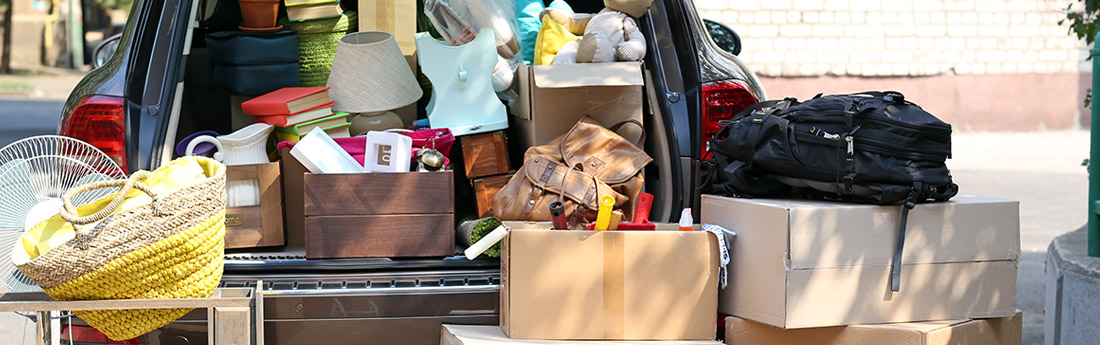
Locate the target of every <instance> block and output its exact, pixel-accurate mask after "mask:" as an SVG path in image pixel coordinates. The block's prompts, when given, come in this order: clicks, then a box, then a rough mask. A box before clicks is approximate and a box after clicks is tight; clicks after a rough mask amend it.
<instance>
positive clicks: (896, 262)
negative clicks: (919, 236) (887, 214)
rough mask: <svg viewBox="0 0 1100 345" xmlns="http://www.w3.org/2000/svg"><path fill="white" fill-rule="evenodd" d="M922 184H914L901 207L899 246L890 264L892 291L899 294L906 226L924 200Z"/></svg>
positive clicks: (918, 182)
mask: <svg viewBox="0 0 1100 345" xmlns="http://www.w3.org/2000/svg"><path fill="white" fill-rule="evenodd" d="M922 187H923V186H922V184H921V183H920V181H917V182H913V189H912V190H910V191H909V198H907V199H905V204H904V205H902V206H901V222H900V223H901V224H900V225H899V226H898V244H897V247H896V248H895V249H894V259H893V261H892V262H891V263H890V266H891V267H890V291H893V292H898V290H900V289H901V265H902V263H901V254H902V249H903V248H904V247H905V226H906V223H908V221H909V210H911V209H913V208H914V207H917V202H918V201H919V200H920V199H921V198H922V197H921V194H922V189H923V188H922Z"/></svg>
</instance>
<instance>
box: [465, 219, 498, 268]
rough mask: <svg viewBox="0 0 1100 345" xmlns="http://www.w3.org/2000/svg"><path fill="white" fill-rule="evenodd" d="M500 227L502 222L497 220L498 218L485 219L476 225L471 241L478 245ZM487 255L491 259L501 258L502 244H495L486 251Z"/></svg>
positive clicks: (471, 234) (471, 233) (472, 231)
mask: <svg viewBox="0 0 1100 345" xmlns="http://www.w3.org/2000/svg"><path fill="white" fill-rule="evenodd" d="M498 226H500V220H497V219H496V218H484V219H482V220H481V221H479V222H478V223H477V225H474V229H473V230H470V239H471V240H473V242H474V243H477V241H480V240H481V239H482V238H484V237H485V236H486V235H488V234H489V233H490V232H493V230H496V228H497V227H498ZM485 255H486V256H488V257H491V258H499V257H500V242H497V244H494V245H493V246H492V247H489V249H486V250H485Z"/></svg>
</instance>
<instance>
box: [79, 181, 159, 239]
mask: <svg viewBox="0 0 1100 345" xmlns="http://www.w3.org/2000/svg"><path fill="white" fill-rule="evenodd" d="M149 175H150V173H149V172H148V171H145V170H139V171H137V172H135V173H134V174H133V175H130V177H129V178H127V179H125V180H110V181H98V182H92V183H88V184H83V185H80V186H77V187H74V188H72V189H70V190H69V191H67V192H65V195H64V196H62V197H61V201H62V202H64V206H63V207H62V208H61V211H60V212H59V214H60V215H61V219H64V220H65V221H67V222H69V223H72V224H73V230H76V238H77V240H78V241H79V243H80V247H81V249H87V248H88V240H89V237H90V236H89V234H90V233H91V231H90V230H89V229H88V228H87V226H86V225H89V224H92V223H95V222H98V221H101V220H103V219H105V218H107V217H108V216H110V215H111V213H113V212H114V211H115V210H116V209H118V208H119V207H120V206H122V202H123V201H126V196H127V195H129V194H130V190H132V189H133V188H137V189H138V190H140V191H142V192H145V194H148V195H149V196H150V197H152V198H153V210H154V212H157V206H156V203H157V195H156V194H155V193H153V189H152V188H149V186H147V185H146V184H144V183H142V182H141V181H144V180H145V179H147V178H149ZM110 187H121V188H120V189H119V190H118V193H116V194H115V198H114V199H112V200H111V203H109V204H107V206H106V207H104V208H102V209H100V210H99V211H97V212H96V213H93V214H90V215H87V216H78V213H77V209H76V206H74V205H73V198H75V197H76V196H77V195H79V194H80V193H84V192H87V191H92V190H96V189H100V188H110Z"/></svg>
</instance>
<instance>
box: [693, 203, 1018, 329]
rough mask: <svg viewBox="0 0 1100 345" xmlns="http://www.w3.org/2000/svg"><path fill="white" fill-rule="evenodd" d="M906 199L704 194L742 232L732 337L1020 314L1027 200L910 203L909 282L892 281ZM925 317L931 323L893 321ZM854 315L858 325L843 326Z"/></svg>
mask: <svg viewBox="0 0 1100 345" xmlns="http://www.w3.org/2000/svg"><path fill="white" fill-rule="evenodd" d="M900 209H901V206H874V205H860V204H847V203H834V202H822V201H803V200H766V199H735V198H725V197H716V196H704V197H703V205H702V210H701V211H702V215H701V216H702V219H701V221H702V222H703V223H710V224H716V225H720V226H723V227H725V228H727V229H729V230H732V231H734V232H736V233H737V239H736V241H734V243H733V245H732V248H731V249H730V253H731V262H730V265H729V276H728V278H729V282H730V286H729V287H727V288H726V289H725V290H723V291H721V292H720V299H719V311H720V312H722V313H726V314H730V315H733V316H734V317H735V318H734V319H732V320H731V321H732V322H731V323H730V324H728V325H727V331H728V332H735V334H733V335H732V336H733V339H741V341H740V342H734V344H737V343H740V344H780V343H783V344H788V342H785V341H779V340H776V341H778V342H775V341H769V342H759V341H760V339H764V338H766V339H773V340H774V339H803V341H802V342H791V343H790V344H864V343H866V342H851V341H848V342H836V339H835V337H825V336H820V335H823V334H849V335H851V337H853V338H850V339H857V338H859V339H862V338H861V337H864V336H865V334H876V336H875V337H876V338H874V339H880V340H881V339H883V338H882V336H888V335H891V334H900V333H897V332H901V331H899V329H909V330H910V331H912V332H918V333H921V332H923V333H922V334H932V333H935V332H934V331H935V330H937V329H942V328H944V327H946V328H948V329H961V328H959V327H962V326H961V325H966V324H967V322H968V321H951V322H947V323H946V324H945V323H944V322H943V321H942V320H968V319H989V320H985V321H972V323H975V322H976V323H977V324H982V322H985V323H1003V322H1010V321H1011V320H1006V319H1002V318H1011V317H1013V316H1014V315H1016V309H1015V305H1016V300H1015V296H1016V266H1017V262H1018V258H1019V252H1020V237H1019V235H1020V230H1019V229H1020V223H1019V203H1018V202H1015V201H1008V200H1001V199H995V198H987V197H979V196H969V195H961V196H958V197H955V198H954V199H952V200H951V201H949V202H944V203H929V204H920V205H918V206H917V207H916V208H915V209H913V210H912V211H911V212H910V213H909V219H908V226H907V230H906V234H905V248H904V251H903V255H902V259H901V263H902V264H903V266H902V271H901V274H902V275H901V280H900V282H901V289H900V291H897V292H893V291H891V289H890V285H889V277H890V268H891V261H892V257H893V255H894V250H895V244H896V240H897V233H898V224H899V222H900V219H899V215H900ZM748 320H751V321H748ZM922 321H934V322H933V323H918V324H913V325H909V326H899V325H897V324H896V323H903V322H922ZM1015 322H1018V320H1016V321H1015ZM873 324H882V325H873ZM765 325H768V326H765ZM851 325H860V326H858V327H855V328H851V327H849V328H844V327H839V328H836V327H835V326H851ZM829 327H834V328H829ZM966 327H972V326H966ZM973 327H978V326H973ZM784 329H785V330H784ZM792 329H799V330H798V331H794V330H792ZM803 329H806V330H803ZM949 332H961V331H959V330H953V331H949ZM1017 333H1018V332H1017ZM1008 338H1011V337H1008ZM922 339H924V340H922V341H918V342H913V343H912V344H940V343H939V342H935V341H934V339H936V337H933V336H925V337H924V338H922ZM975 339H978V338H975ZM990 339H992V338H990ZM1009 340H1011V339H1009ZM853 341H854V340H853ZM999 341H1000V340H999ZM1019 341H1020V340H1019V337H1018V336H1017V337H1015V342H1014V343H1015V344H1019ZM870 343H882V342H870ZM870 343H868V344H870ZM954 343H955V342H952V344H954ZM1012 343H1013V342H994V341H991V340H989V341H977V340H975V341H974V342H967V344H1002V345H1007V344H1012Z"/></svg>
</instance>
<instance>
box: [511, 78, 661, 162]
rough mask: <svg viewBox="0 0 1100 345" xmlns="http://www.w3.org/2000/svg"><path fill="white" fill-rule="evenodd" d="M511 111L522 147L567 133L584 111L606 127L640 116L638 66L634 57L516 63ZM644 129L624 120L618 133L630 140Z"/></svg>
mask: <svg viewBox="0 0 1100 345" xmlns="http://www.w3.org/2000/svg"><path fill="white" fill-rule="evenodd" d="M516 73H517V76H518V78H517V79H518V82H519V98H518V99H517V100H516V103H515V104H513V105H512V107H511V108H510V111H511V113H512V115H514V120H515V123H514V125H515V127H516V129H515V131H516V140H517V141H516V143H518V144H519V146H518V147H519V148H520V151H521V152H522V150H523V149H525V148H526V147H530V146H535V145H543V144H546V143H548V142H550V141H551V140H554V138H557V137H558V136H560V135H562V134H565V132H567V131H569V129H570V128H572V127H573V125H574V124H576V123H577V121H579V120H580V119H581V117H583V116H584V115H590V116H592V117H593V118H594V119H596V121H599V122H600V124H601V125H603V126H604V127H610V126H612V125H615V124H616V123H619V122H623V121H628V120H637V121H638V122H639V123H640V122H641V121H642V86H643V85H645V83H644V81H643V79H642V68H641V64H640V63H638V62H614V63H593V64H574V65H542V66H527V65H520V66H519V69H518V70H517V72H516ZM641 133H642V129H641V128H637V127H635V126H624V127H623V129H622V130H621V131H619V134H620V135H622V136H623V137H624V138H626V139H627V140H629V141H631V142H634V141H637V140H638V138H639V137H640V136H641Z"/></svg>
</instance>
